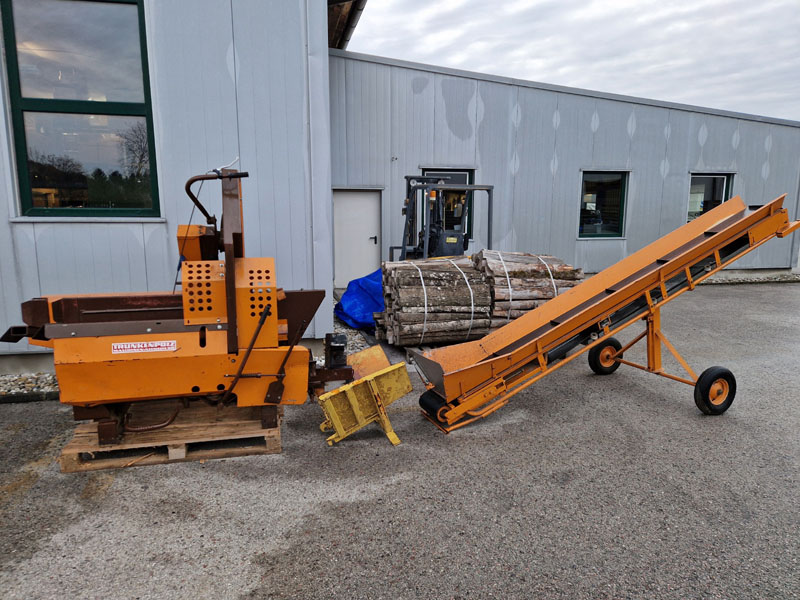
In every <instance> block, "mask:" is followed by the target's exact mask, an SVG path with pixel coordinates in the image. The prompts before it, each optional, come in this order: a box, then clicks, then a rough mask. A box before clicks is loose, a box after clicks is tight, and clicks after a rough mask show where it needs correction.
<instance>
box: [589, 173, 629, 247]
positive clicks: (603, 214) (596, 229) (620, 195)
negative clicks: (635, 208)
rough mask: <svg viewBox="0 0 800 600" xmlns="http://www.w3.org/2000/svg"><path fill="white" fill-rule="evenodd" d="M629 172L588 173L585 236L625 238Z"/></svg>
mask: <svg viewBox="0 0 800 600" xmlns="http://www.w3.org/2000/svg"><path fill="white" fill-rule="evenodd" d="M626 177H627V174H626V173H584V174H583V194H582V196H581V218H580V226H579V235H580V236H581V237H593V236H606V237H621V236H622V222H623V216H624V210H625V179H626Z"/></svg>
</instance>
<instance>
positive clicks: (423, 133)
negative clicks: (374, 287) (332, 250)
mask: <svg viewBox="0 0 800 600" xmlns="http://www.w3.org/2000/svg"><path fill="white" fill-rule="evenodd" d="M435 94H436V91H435V83H434V77H433V75H432V74H430V73H425V72H422V71H413V70H409V69H392V70H391V95H390V98H391V103H392V110H391V113H390V115H389V118H390V137H389V141H390V144H391V156H390V157H389V162H390V164H391V169H390V171H389V178H388V180H385V181H381V182H380V183H381V184H382V185H384V186H385V188H386V189H384V191H383V196H382V213H381V218H382V221H383V226H384V229H383V232H384V235H383V247H382V248H381V256H382V258H383V259H385V260H386V259H388V258H389V255H388V248H389V246H390V245H395V246H399V245H400V243H401V237H402V232H403V225H404V223H405V216H404V215H403V214H402V208H403V201H404V199H405V179H404V177H405V176H406V175H413V174H415V173H419V167H420V165H427V164H433V162H434V160H433V147H434V143H433V140H434V137H435V131H434V98H435Z"/></svg>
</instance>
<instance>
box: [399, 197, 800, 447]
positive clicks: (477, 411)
mask: <svg viewBox="0 0 800 600" xmlns="http://www.w3.org/2000/svg"><path fill="white" fill-rule="evenodd" d="M785 197H786V195H785V194H784V195H783V196H781V197H779V198H776V199H775V200H773V201H772V202H770V203H769V204H766V205H764V206H761V207H751V209H749V210H748V208H747V207H746V206H745V204H744V202H743V201H742V200H741V198H739V197H738V196H737V197H735V198H732V199H731V200H729V201H727V202H725V203H723V204H722V205H720V206H718V207H717V208H715V209H713V210H711V211H709V212H708V213H706V214H704V215H701V216H700V217H698V218H697V219H695V220H693V221H691V222H689V223H687V224H686V225H684V226H682V227H680V228H679V229H677V230H675V231H673V232H671V233H669V234H667V235H665V236H664V237H662V238H661V239H659V240H656V241H655V242H653V243H652V244H650V245H649V246H647V247H645V248H643V249H642V250H639V251H638V252H636V253H634V254H632V255H630V256H628V257H627V258H625V259H623V260H622V261H620V262H619V263H617V264H615V265H612V266H611V267H609V268H608V269H606V270H604V271H602V272H601V273H598V274H597V275H594V276H593V277H591V278H589V279H587V280H586V281H584V282H583V283H581V284H580V285H578V286H576V287H574V288H572V289H571V290H569V291H567V292H566V293H564V294H562V295H561V296H558V297H556V298H555V299H553V300H550V301H549V302H547V303H545V304H544V305H543V306H541V307H539V308H538V309H535V310H533V311H531V312H530V313H528V314H527V315H525V316H523V317H520V318H519V319H516V320H515V321H512V322H511V323H510V324H508V325H506V326H505V327H502V328H501V329H499V330H497V331H495V332H493V333H491V334H489V335H487V336H486V337H484V338H482V339H480V340H477V341H474V342H467V343H464V344H457V345H455V346H449V347H445V348H438V349H434V350H429V351H427V352H413V351H412V352H411V354H412V357H413V359H414V363H415V365H416V366H417V368H418V370H419V371H420V374H421V376H422V377H423V380H425V381H426V384H427V387H428V390H429V391H428V392H426V393H425V394H423V396H422V398H421V399H420V404H421V405H423V408H425V409H426V410H423V414H424V415H425V416H426V417H427V418H428V419H429V420H431V422H433V423H434V424H435V425H436V426H437V427H439V428H440V429H442V430H443V431H445V432H449V431H453V430H454V429H457V428H459V427H463V426H464V425H467V424H469V423H471V422H473V421H475V420H477V419H480V418H483V417H486V416H488V415H490V414H492V413H493V412H495V411H496V410H497V409H499V408H501V407H502V406H504V405H505V404H507V403H508V401H509V400H510V398H511V397H512V396H513V395H514V394H516V393H518V392H520V391H522V390H524V389H525V388H527V387H529V386H530V385H532V384H533V383H535V382H537V381H538V380H540V379H541V378H542V377H545V376H546V375H548V374H549V373H552V372H553V371H555V370H556V369H558V368H560V367H563V366H564V365H566V364H568V363H569V362H571V361H572V360H574V359H576V358H578V357H579V356H581V355H582V354H584V353H585V352H588V351H590V350H591V349H592V348H594V347H595V346H598V345H599V344H603V343H604V342H606V341H607V340H608V338H609V337H610V336H612V335H614V334H616V333H617V332H620V331H622V330H623V329H626V328H627V327H629V326H630V325H632V324H633V323H635V322H637V321H639V320H644V321H645V322H646V327H645V331H644V332H642V333H641V334H640V335H639V336H637V337H636V338H634V339H633V341H631V342H630V343H628V344H627V345H626V346H624V347H623V348H621V349H620V350H619V351H617V352H615V353H613V352H612V353H611V354H609V355H607V356H605V357H604V358H605V360H606V361H613V362H617V363H619V364H626V365H629V366H633V367H636V368H639V369H643V370H645V371H648V372H650V373H654V374H656V375H660V376H662V377H667V378H669V379H673V380H675V381H679V382H682V383H686V384H688V385H695V384H696V383H697V381H698V377H697V375H696V374H695V372H694V371H693V370H692V369H691V367H690V366H689V364H688V363H687V362H686V361H685V360H684V359H683V357H681V356H680V354H679V353H678V352H677V350H676V349H675V348H674V346H673V345H672V344H671V343H670V342H669V340H668V339H667V338H666V336H665V335H664V333H663V331H662V330H661V314H660V311H661V307H663V306H664V305H665V304H666V303H667V302H670V301H671V300H674V299H675V298H677V297H678V296H680V295H681V294H683V293H685V292H687V291H690V290H693V289H694V288H695V286H696V285H697V284H698V283H700V282H701V281H703V280H705V279H707V278H708V277H710V276H711V275H713V274H714V273H716V272H718V271H719V270H721V269H723V268H725V267H726V266H728V265H730V264H731V263H733V262H734V261H736V260H738V259H739V258H741V257H742V256H744V255H745V254H747V253H748V252H751V251H753V250H755V249H756V248H758V247H760V246H761V245H763V244H764V243H766V242H767V241H769V240H770V239H772V238H773V237H786V236H788V235H789V234H791V233H792V232H793V231H795V230H796V229H797V228H798V227H800V221H794V222H790V221H789V219H788V213H787V211H786V209H784V208H782V203H783V200H784V198H785ZM643 339H644V340H646V343H647V365H640V364H637V363H634V362H632V361H629V360H625V359H623V358H622V356H623V354H624V352H625V351H627V350H628V349H630V348H631V347H632V346H634V345H635V344H636V343H638V342H639V341H641V340H643ZM662 344H663V345H664V346H665V347H666V348H667V350H668V351H669V352H670V353H671V354H672V355H673V356H674V357H675V358H676V360H677V361H678V363H679V364H680V365H681V366H682V367H683V368H684V369H685V370H686V372H687V374H688V375H689V377H688V378H686V377H681V376H678V375H674V374H670V373H666V372H665V371H664V370H663V367H662V361H661V357H662V354H661V352H662V351H661V346H662ZM580 346H582V347H580ZM577 347H580V348H579V349H578V350H577V351H575V352H572V353H571V354H569V353H570V352H571V351H572V350H574V349H575V348H577Z"/></svg>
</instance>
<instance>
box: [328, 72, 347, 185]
mask: <svg viewBox="0 0 800 600" xmlns="http://www.w3.org/2000/svg"><path fill="white" fill-rule="evenodd" d="M347 63H348V61H346V60H344V59H342V58H336V57H331V59H330V70H329V72H330V73H331V76H330V102H331V105H330V115H331V177H332V183H333V185H335V186H336V185H344V184H345V183H347V109H346V107H345V102H346V98H345V91H344V90H345V87H346V85H345V67H346V65H347Z"/></svg>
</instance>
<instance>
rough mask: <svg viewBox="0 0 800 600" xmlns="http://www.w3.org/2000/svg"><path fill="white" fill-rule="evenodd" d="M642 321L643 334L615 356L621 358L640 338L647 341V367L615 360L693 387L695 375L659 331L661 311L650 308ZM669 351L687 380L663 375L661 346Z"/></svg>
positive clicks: (656, 308) (668, 374)
mask: <svg viewBox="0 0 800 600" xmlns="http://www.w3.org/2000/svg"><path fill="white" fill-rule="evenodd" d="M644 321H645V322H646V323H647V328H646V330H645V331H644V333H642V334H640V335H638V336H636V337H635V338H634V339H633V340H632V341H631V342H629V343H628V344H626V345H625V346H623V347H622V348H621V349H620V350H619V351H618V352H617V354H616V356H622V355H623V354H624V353H625V352H627V351H628V350H629V349H630V348H632V347H633V346H634V345H636V343H638V342H639V341H640V340H641V339H642V338H646V339H647V366H645V365H640V364H638V363H635V362H632V361H630V360H625V359H622V358H616V361H617V362H619V363H621V364H623V365H628V366H631V367H636V368H637V369H642V370H643V371H648V372H649V373H654V374H656V375H661V376H662V377H666V378H667V379H673V380H675V381H680V382H681V383H685V384H687V385H691V386H693V385H694V384H695V383H697V374H696V373H695V372H694V371H693V370H692V368H691V367H690V366H689V364H688V363H687V362H686V361H685V360H684V358H683V357H682V356H681V355H680V354H679V353H678V351H677V350H676V349H675V346H673V345H672V343H671V342H670V341H669V340H668V339H667V336H666V335H664V332H663V331H662V330H661V309H660V307H657V306H656V307H652V308H651V309H650V312H649V313H648V314H647V316H645V317H644ZM662 344H663V345H664V347H665V348H666V349H667V350H668V351H669V353H670V354H672V356H674V357H675V360H677V361H678V363H679V364H680V365H681V367H683V368H684V370H685V371H686V373H688V374H689V377H690V378H689V379H687V378H686V377H679V376H677V375H672V374H670V373H665V372H664V369H663V366H662V363H661V345H662Z"/></svg>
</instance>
